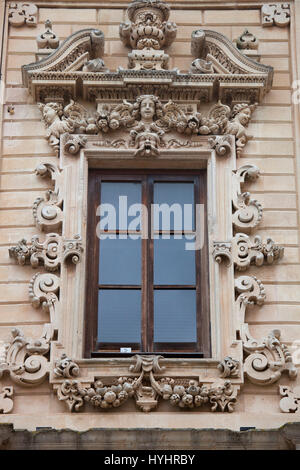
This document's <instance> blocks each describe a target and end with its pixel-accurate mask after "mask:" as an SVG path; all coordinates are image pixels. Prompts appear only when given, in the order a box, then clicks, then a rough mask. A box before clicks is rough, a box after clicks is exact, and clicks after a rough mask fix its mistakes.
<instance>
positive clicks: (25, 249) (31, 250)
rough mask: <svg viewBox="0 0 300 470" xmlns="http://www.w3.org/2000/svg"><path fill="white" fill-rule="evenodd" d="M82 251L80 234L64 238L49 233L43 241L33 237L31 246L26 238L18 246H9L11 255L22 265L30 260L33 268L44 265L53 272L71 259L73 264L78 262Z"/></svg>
mask: <svg viewBox="0 0 300 470" xmlns="http://www.w3.org/2000/svg"><path fill="white" fill-rule="evenodd" d="M82 251H83V248H82V242H81V238H80V236H79V235H77V236H75V237H74V239H64V238H63V237H61V236H60V235H58V234H57V233H49V234H47V235H46V239H45V241H44V242H43V243H41V242H40V241H39V238H38V236H35V237H33V238H32V239H31V245H29V246H28V245H27V241H26V240H25V239H22V240H20V241H19V242H18V244H17V245H16V246H13V247H11V248H9V255H10V257H12V258H16V260H17V263H18V264H20V265H24V264H26V263H27V262H29V263H30V264H31V266H32V267H33V268H37V267H38V266H40V265H43V266H44V267H45V269H46V271H50V272H53V271H57V270H58V269H59V268H60V265H61V264H62V263H64V262H66V261H68V260H69V259H70V260H71V261H72V263H73V264H77V263H78V262H79V261H80V258H81V253H82Z"/></svg>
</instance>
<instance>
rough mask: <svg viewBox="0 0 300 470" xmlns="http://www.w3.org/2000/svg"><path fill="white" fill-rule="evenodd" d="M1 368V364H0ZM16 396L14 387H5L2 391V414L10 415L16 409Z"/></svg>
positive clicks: (0, 400) (0, 395)
mask: <svg viewBox="0 0 300 470" xmlns="http://www.w3.org/2000/svg"><path fill="white" fill-rule="evenodd" d="M0 367H1V364H0ZM13 394H14V388H13V387H3V388H2V390H1V391H0V414H1V413H3V414H6V413H10V412H11V411H12V409H13V407H14V402H13V400H12V398H11V397H12V396H13Z"/></svg>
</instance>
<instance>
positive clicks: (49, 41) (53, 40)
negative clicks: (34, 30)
mask: <svg viewBox="0 0 300 470" xmlns="http://www.w3.org/2000/svg"><path fill="white" fill-rule="evenodd" d="M45 27H46V31H44V33H42V34H39V35H38V36H37V38H36V42H37V46H38V48H39V49H50V51H51V50H53V49H57V48H58V46H59V38H58V37H57V36H56V34H55V33H54V32H53V31H52V23H51V21H50V20H46V21H45ZM51 52H52V51H51Z"/></svg>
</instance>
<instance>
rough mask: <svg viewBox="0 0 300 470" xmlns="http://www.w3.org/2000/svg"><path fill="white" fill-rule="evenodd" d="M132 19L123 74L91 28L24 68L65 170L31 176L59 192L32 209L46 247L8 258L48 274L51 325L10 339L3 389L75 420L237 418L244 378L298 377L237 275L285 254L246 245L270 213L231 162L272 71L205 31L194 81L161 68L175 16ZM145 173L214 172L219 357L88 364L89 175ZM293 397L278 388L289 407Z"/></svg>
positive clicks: (40, 279)
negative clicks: (86, 414) (31, 395)
mask: <svg viewBox="0 0 300 470" xmlns="http://www.w3.org/2000/svg"><path fill="white" fill-rule="evenodd" d="M128 16H129V19H130V22H129V23H128V24H122V25H120V36H121V39H122V40H123V42H124V44H125V45H127V46H130V47H131V48H132V50H131V51H130V52H129V54H128V58H129V64H128V69H126V70H118V71H116V72H109V71H108V70H107V69H106V67H105V64H104V62H103V59H102V56H103V48H104V36H103V33H102V32H101V31H97V30H91V29H86V30H82V31H79V32H76V33H74V34H73V35H72V36H70V37H69V38H68V39H67V40H66V41H64V42H63V43H62V44H61V45H60V46H59V47H58V48H56V49H55V50H54V52H52V53H50V54H49V55H48V56H46V57H44V59H42V60H41V61H38V62H36V63H34V64H29V65H26V66H23V68H22V69H23V81H24V85H26V86H27V87H28V90H29V92H30V93H31V94H32V96H33V97H34V98H35V100H36V101H37V102H39V107H40V110H41V113H42V117H43V120H44V123H45V128H46V138H47V139H48V142H49V144H50V145H51V146H52V147H53V148H54V149H55V151H56V154H57V157H58V161H57V165H53V164H50V163H48V164H40V165H39V166H38V167H37V169H36V174H37V178H49V179H51V180H52V182H53V184H52V188H51V189H49V191H47V192H46V194H45V196H44V197H42V196H41V197H39V198H38V199H36V200H35V201H34V203H33V217H34V220H35V223H36V226H37V228H38V229H39V230H40V231H41V232H45V235H44V236H42V235H41V237H40V236H36V237H34V238H33V239H32V240H31V241H30V242H29V243H27V241H26V240H24V239H23V240H21V241H20V242H19V243H18V244H17V245H16V246H13V247H11V248H10V250H9V254H10V256H11V257H12V258H13V259H14V260H15V261H16V262H17V263H18V264H20V265H24V264H31V266H32V267H33V268H39V269H42V271H41V272H38V273H36V274H35V275H34V276H33V278H32V280H31V282H30V285H29V298H30V300H31V302H32V305H33V306H34V307H35V308H42V309H44V310H45V311H46V312H48V313H49V323H47V324H45V328H44V332H43V334H42V336H41V338H38V339H32V338H26V337H24V335H23V333H22V331H20V330H19V329H14V330H13V331H12V338H11V340H10V341H9V342H7V343H2V344H1V343H0V377H1V375H2V374H4V373H6V374H9V375H10V378H11V380H12V381H13V382H15V383H16V384H18V385H21V386H34V385H37V384H40V383H41V382H42V381H43V380H44V379H45V378H46V377H48V379H49V381H50V383H51V384H52V385H53V389H54V390H55V391H56V393H57V396H58V399H59V400H62V401H65V402H66V404H67V405H68V408H69V409H70V410H71V411H79V410H81V409H83V406H84V405H85V404H86V406H89V407H90V406H92V407H95V408H99V409H108V408H112V407H119V406H121V405H122V404H123V403H125V402H126V401H127V400H128V399H129V398H134V399H135V402H136V404H137V406H138V408H139V409H141V410H143V411H147V412H148V411H150V410H152V409H154V408H156V407H157V405H158V402H159V400H166V401H169V402H170V404H171V405H174V406H176V407H177V406H178V407H180V408H195V409H196V408H201V409H202V410H209V409H210V410H211V411H220V412H224V411H228V412H232V411H234V406H235V403H236V401H237V395H238V393H239V391H240V389H241V387H242V386H243V384H244V380H245V378H246V377H247V378H248V379H249V380H250V381H251V382H253V383H254V384H257V385H268V384H272V383H274V382H276V381H278V380H279V379H280V377H281V374H282V372H284V371H286V372H287V373H288V375H289V377H290V379H294V378H295V377H296V375H297V370H296V368H295V366H294V365H293V363H292V358H291V355H290V353H289V351H288V349H287V347H286V346H285V345H284V344H283V343H282V342H281V340H280V331H278V330H274V331H272V332H270V334H269V335H268V336H267V337H266V338H263V339H259V340H257V339H255V338H253V337H252V336H251V332H250V329H249V327H248V324H247V323H246V319H245V314H246V309H247V308H248V307H249V306H251V305H252V304H258V305H262V304H263V302H264V300H265V298H266V292H265V289H264V286H263V285H262V283H261V281H260V280H259V279H257V278H255V277H253V276H247V275H243V276H239V277H237V278H235V277H234V271H235V270H236V271H245V270H247V268H248V267H249V266H250V264H255V265H256V266H261V265H263V264H272V263H273V262H275V261H276V260H278V259H279V258H281V257H282V256H283V248H282V247H280V246H278V245H276V243H274V241H273V240H272V239H270V238H268V239H267V240H266V241H264V240H261V238H260V237H258V236H255V235H253V234H252V232H253V231H255V228H256V227H257V226H258V224H259V223H260V221H261V219H262V216H263V208H262V206H261V204H260V203H259V201H257V200H255V199H252V198H251V194H250V193H249V192H244V191H243V185H244V184H245V183H247V182H248V183H249V182H251V181H253V180H255V179H256V178H258V177H259V175H260V172H259V169H258V168H257V167H255V166H254V165H245V166H242V167H238V165H237V164H236V159H237V157H238V156H239V155H240V154H241V153H242V151H243V148H244V146H245V145H246V144H247V141H248V140H249V138H250V137H249V135H248V134H247V129H246V128H247V125H248V123H249V121H250V119H251V115H252V113H253V111H254V110H255V107H256V106H257V105H258V104H259V102H261V100H262V98H263V96H264V94H265V93H267V92H268V91H269V89H270V87H271V84H272V77H273V69H272V68H271V67H267V66H264V65H261V64H258V63H257V62H255V61H253V60H251V59H249V58H248V57H247V56H246V55H244V54H242V53H241V52H240V51H239V50H238V49H237V48H236V47H235V46H234V45H233V44H232V43H230V41H229V40H228V39H226V38H225V37H224V36H223V35H222V34H220V33H216V32H214V31H204V30H198V31H195V32H194V33H193V34H192V42H191V47H192V54H193V55H194V57H196V59H195V60H194V61H193V62H192V63H191V71H190V73H189V74H181V73H180V71H178V70H171V71H170V70H166V67H167V63H168V55H167V54H166V53H165V51H164V50H163V49H162V48H163V47H167V46H168V45H170V44H171V42H172V41H173V40H174V38H175V36H176V25H175V24H174V23H170V22H169V21H168V17H169V7H168V5H166V4H164V3H163V2H161V1H159V0H152V1H150V0H136V1H134V2H133V3H132V4H130V5H129V9H128ZM48 33H49V31H48ZM49 34H50V36H51V34H52V32H50V33H49ZM51 38H52V40H53V41H54V42H53V44H54V47H55V46H57V43H56V42H55V38H53V36H51ZM82 103H84V104H82ZM93 105H94V106H95V105H96V108H97V109H94V110H92V106H93ZM141 167H142V168H145V167H146V168H153V169H155V168H183V169H184V168H190V169H193V168H194V169H197V168H207V178H208V195H207V196H208V197H207V199H208V226H209V227H208V232H209V254H210V256H209V258H210V259H209V268H210V288H211V298H210V311H211V318H210V321H211V335H212V338H211V340H212V357H211V359H166V358H163V357H161V356H143V355H136V356H133V357H132V358H129V359H128V358H120V359H117V358H110V359H84V358H83V356H82V351H83V347H82V341H83V325H84V293H83V292H82V290H83V289H82V286H83V285H84V281H85V265H86V250H85V244H86V214H87V182H88V169H89V168H141ZM237 167H238V168H237ZM70 181H71V182H72V184H70V183H69V182H70ZM40 238H42V241H40ZM223 261H225V262H223ZM75 293H76V295H75ZM288 393H290V392H289V391H288V390H287V389H284V390H283V389H282V388H281V394H282V395H283V396H289V395H288ZM295 394H296V395H297V393H295ZM12 395H13V387H5V388H4V389H3V390H2V392H1V393H0V412H1V410H2V411H3V412H4V413H8V412H10V411H11V410H12V406H13V402H12ZM297 397H298V395H297ZM297 399H298V398H297ZM283 400H285V401H284V404H283V405H282V406H281V409H282V411H286V409H287V408H289V407H288V404H287V399H283ZM291 408H292V406H291V405H290V408H289V409H291Z"/></svg>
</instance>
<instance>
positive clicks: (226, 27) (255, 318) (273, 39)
mask: <svg viewBox="0 0 300 470" xmlns="http://www.w3.org/2000/svg"><path fill="white" fill-rule="evenodd" d="M2 3H3V2H2ZM49 3H50V2H49V1H48V2H47V5H49ZM52 3H53V5H52V6H51V8H50V7H49V6H47V7H46V6H43V2H42V1H41V2H39V3H38V4H39V17H38V26H37V27H36V28H29V27H27V26H23V27H19V28H16V27H13V26H10V27H9V28H7V25H6V29H5V31H4V65H5V70H4V78H5V100H4V108H3V122H2V126H1V129H2V135H3V140H2V147H1V152H2V155H1V160H0V340H8V339H9V337H10V330H11V328H12V327H14V326H18V327H21V328H22V330H23V331H24V333H25V335H26V336H27V335H28V336H31V337H37V336H38V335H39V334H40V332H41V330H42V325H43V323H44V322H45V321H47V320H48V318H47V315H46V314H45V313H43V312H42V310H35V309H34V308H33V307H32V306H31V305H30V303H29V300H28V282H29V280H30V278H31V277H32V275H33V271H32V268H31V267H21V266H17V265H16V264H15V262H14V261H13V260H11V259H10V258H9V256H8V248H9V246H11V245H12V244H15V243H16V242H17V241H18V240H20V239H21V238H27V239H30V238H31V237H32V236H33V235H35V234H36V233H38V230H37V228H36V227H35V226H34V223H33V218H32V209H31V207H32V203H33V201H34V200H35V198H36V197H38V196H40V195H43V193H44V191H45V190H46V189H47V188H48V187H49V181H48V180H43V179H41V178H37V177H36V176H35V174H34V169H35V167H36V165H37V164H38V163H40V162H56V157H55V156H54V154H53V152H52V149H51V147H50V146H49V145H48V143H47V141H46V139H45V137H44V134H45V129H44V126H43V124H42V122H41V115H40V112H39V110H38V108H37V106H36V105H35V104H34V103H33V101H32V99H31V98H30V96H29V95H28V93H27V90H26V89H25V88H23V86H22V80H21V71H20V67H21V65H23V64H28V63H30V62H34V61H35V52H36V51H37V44H36V40H35V37H36V35H37V34H39V33H40V32H42V31H43V30H44V21H45V20H46V19H48V18H49V19H50V20H51V21H52V24H53V30H54V31H55V33H56V34H57V35H58V36H59V37H60V39H61V40H63V39H65V38H66V37H68V36H69V35H70V34H71V33H73V32H75V31H78V30H80V29H83V28H85V27H96V28H99V29H101V30H102V31H103V32H104V34H105V38H106V46H105V57H104V59H105V63H106V65H107V66H108V67H109V69H111V70H114V69H115V68H116V67H117V66H120V65H121V66H124V67H125V66H126V65H127V53H128V51H127V50H126V48H125V47H124V46H123V45H122V43H121V42H120V40H119V37H118V25H119V23H120V22H121V21H123V20H124V19H125V10H126V5H127V2H124V3H122V2H118V3H116V2H112V3H111V6H110V7H109V8H107V4H105V3H104V2H97V5H96V6H95V8H92V7H87V4H86V2H84V1H82V2H75V3H71V2H65V3H63V2H60V5H61V6H62V7H60V8H59V7H58V5H56V2H52ZM169 3H170V4H171V5H172V6H173V5H174V8H173V10H172V13H171V17H170V19H171V20H173V21H175V22H176V23H177V25H178V36H177V40H176V41H175V42H174V44H173V45H172V46H171V47H170V48H169V51H168V53H169V55H170V56H171V63H170V67H171V68H173V67H178V68H179V69H181V70H182V71H187V70H188V68H189V65H190V63H191V60H192V57H191V55H190V36H191V32H192V31H193V30H195V29H197V28H198V27H200V26H201V27H204V28H207V29H214V30H217V31H219V32H222V33H223V34H225V35H226V36H227V37H229V38H230V39H232V40H233V39H235V38H237V36H238V35H239V34H240V33H242V32H243V31H244V29H245V28H248V29H249V30H250V31H251V32H252V33H254V34H255V35H256V36H257V37H258V38H259V40H260V44H259V50H258V52H259V54H260V55H261V62H262V63H264V64H268V65H272V66H273V67H274V71H275V74H274V83H273V88H272V90H271V91H270V93H269V94H268V95H267V96H266V98H265V100H264V103H263V105H262V106H260V107H259V108H258V109H257V110H256V111H255V112H254V114H253V118H252V122H251V124H250V126H249V133H250V134H252V135H253V139H252V140H251V141H250V142H249V143H248V145H247V146H246V148H245V150H244V152H243V155H242V157H241V158H240V161H239V166H242V165H244V164H246V163H253V164H256V165H257V166H259V168H260V169H261V171H262V177H260V178H259V179H258V181H257V182H256V183H254V184H251V187H250V186H249V190H250V191H251V193H252V195H253V196H254V197H255V198H257V199H258V200H259V201H260V202H261V203H262V204H263V207H264V217H263V221H262V223H261V224H260V226H259V229H258V230H257V231H256V233H258V234H259V235H261V236H262V237H263V238H266V237H267V236H271V237H272V238H273V239H274V240H275V241H276V242H278V243H280V244H282V245H283V246H284V247H285V256H284V258H283V259H282V260H281V261H280V262H279V263H277V264H276V265H274V266H266V267H262V268H254V267H252V268H251V269H250V270H249V271H247V274H248V275H255V276H257V277H258V278H259V279H261V280H262V281H263V283H264V284H265V287H266V293H267V301H266V303H265V305H264V306H262V307H253V308H252V309H248V313H247V318H246V320H247V321H248V322H249V324H250V328H251V332H252V333H253V336H254V337H257V338H261V337H263V336H264V335H266V334H267V333H268V332H269V331H270V330H272V329H275V328H279V329H280V330H281V331H282V340H283V341H284V342H285V343H286V344H287V345H289V346H293V342H294V341H295V340H298V339H299V340H300V260H299V246H298V239H299V193H298V181H297V175H298V172H299V163H297V162H298V160H297V159H296V148H298V152H299V140H296V139H295V136H296V135H297V132H298V130H297V126H298V125H299V124H298V122H297V121H296V119H295V109H294V107H293V106H292V102H291V83H292V82H293V80H294V79H295V78H297V77H296V75H295V74H296V70H297V67H296V63H297V62H296V60H297V56H298V58H299V47H300V46H299V44H300V41H299V36H298V50H296V41H295V38H296V33H298V35H299V34H300V32H299V24H300V11H299V8H297V15H298V17H297V18H298V32H297V31H296V30H295V28H294V22H295V18H294V17H293V19H292V24H291V27H285V28H278V27H275V26H273V27H270V28H262V26H261V22H260V10H259V3H262V2H251V1H247V2H246V1H241V2H234V5H237V4H239V5H240V7H239V8H240V9H239V8H233V6H234V5H233V3H232V2H225V1H223V2H220V1H213V0H211V1H206V2H203V1H198V2H189V1H187V0H186V1H184V2H181V3H180V4H178V2H173V1H170V2H169ZM291 3H292V4H293V2H291ZM296 3H297V2H296ZM191 5H192V6H191ZM195 5H197V6H195ZM206 7H209V8H206ZM229 7H230V8H229ZM6 33H7V36H6ZM9 104H13V105H14V107H15V113H14V114H13V115H10V114H9V113H8V112H7V106H8V105H9ZM296 112H297V110H296ZM296 146H297V147H296ZM299 157H300V155H298V158H299ZM298 381H300V378H299V379H298ZM281 383H282V384H283V383H288V380H287V378H286V377H284V376H283V377H282V379H281ZM3 384H4V385H5V384H9V380H8V379H4V381H3ZM135 411H136V409H135V405H134V403H128V404H126V406H125V407H122V408H120V409H118V410H113V411H109V412H108V413H97V412H90V413H84V414H82V413H81V414H79V415H76V414H70V413H69V412H68V410H67V408H66V407H65V405H64V404H63V403H60V402H59V401H58V400H57V398H56V397H55V395H54V394H53V392H52V391H51V390H50V388H49V386H48V384H47V382H46V383H44V384H43V385H41V386H40V387H37V388H34V389H24V388H20V387H18V386H15V406H14V410H13V412H12V413H11V414H10V415H0V423H2V422H14V423H15V425H16V427H21V428H24V427H26V428H28V429H35V426H52V427H59V428H60V427H62V428H63V427H68V428H73V429H81V430H82V429H88V428H90V427H99V426H108V427H131V426H132V427H137V426H138V427H153V426H154V427H172V428H174V427H197V428H201V427H215V428H223V427H227V428H230V429H239V428H240V427H241V426H255V427H260V428H265V427H276V426H279V425H281V424H283V423H285V422H287V421H292V420H297V421H300V413H299V414H296V415H285V414H283V413H280V409H279V396H278V385H277V384H275V385H273V386H269V387H258V386H254V385H250V384H247V385H245V387H244V388H243V389H242V392H241V393H240V396H239V401H238V404H237V406H236V411H235V412H234V413H233V414H221V413H216V414H214V413H205V412H189V411H180V412H178V411H177V412H176V411H175V410H174V409H170V408H169V407H168V406H167V405H166V404H164V403H163V404H160V406H159V408H158V410H157V411H156V412H153V413H152V414H148V415H146V414H143V413H141V412H135Z"/></svg>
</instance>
